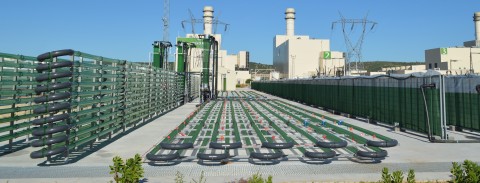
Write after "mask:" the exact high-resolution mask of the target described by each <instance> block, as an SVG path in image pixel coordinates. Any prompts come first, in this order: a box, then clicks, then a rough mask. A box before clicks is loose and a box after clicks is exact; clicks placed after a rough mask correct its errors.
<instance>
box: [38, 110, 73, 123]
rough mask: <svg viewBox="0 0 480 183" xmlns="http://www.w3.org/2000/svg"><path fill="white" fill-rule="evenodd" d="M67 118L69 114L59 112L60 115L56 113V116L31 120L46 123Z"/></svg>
mask: <svg viewBox="0 0 480 183" xmlns="http://www.w3.org/2000/svg"><path fill="white" fill-rule="evenodd" d="M68 118H70V114H68V113H65V114H60V115H56V116H50V117H45V118H40V119H36V120H33V121H32V124H34V125H43V124H46V123H51V122H55V121H60V120H65V119H68Z"/></svg>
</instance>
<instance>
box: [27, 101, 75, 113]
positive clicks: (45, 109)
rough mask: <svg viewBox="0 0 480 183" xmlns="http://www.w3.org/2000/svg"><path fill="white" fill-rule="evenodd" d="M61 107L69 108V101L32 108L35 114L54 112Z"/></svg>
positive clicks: (61, 108)
mask: <svg viewBox="0 0 480 183" xmlns="http://www.w3.org/2000/svg"><path fill="white" fill-rule="evenodd" d="M63 109H70V103H55V104H52V105H48V106H41V107H37V108H35V109H34V110H33V113H35V114H42V113H46V112H55V111H60V110H63Z"/></svg>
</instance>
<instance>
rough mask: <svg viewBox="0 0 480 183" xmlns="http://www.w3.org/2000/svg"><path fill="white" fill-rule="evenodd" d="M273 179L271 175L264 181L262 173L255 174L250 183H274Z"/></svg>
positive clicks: (249, 180) (249, 179)
mask: <svg viewBox="0 0 480 183" xmlns="http://www.w3.org/2000/svg"><path fill="white" fill-rule="evenodd" d="M272 180H273V177H272V176H271V175H269V176H268V178H266V179H263V177H262V174H260V173H258V172H257V173H255V174H253V175H252V177H250V178H248V181H247V182H248V183H273V181H272Z"/></svg>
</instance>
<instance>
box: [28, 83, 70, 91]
mask: <svg viewBox="0 0 480 183" xmlns="http://www.w3.org/2000/svg"><path fill="white" fill-rule="evenodd" d="M71 86H72V83H70V82H65V83H55V84H52V85H50V86H38V87H37V88H35V92H36V93H37V94H40V93H41V92H47V91H53V90H60V89H64V88H70V87H71Z"/></svg>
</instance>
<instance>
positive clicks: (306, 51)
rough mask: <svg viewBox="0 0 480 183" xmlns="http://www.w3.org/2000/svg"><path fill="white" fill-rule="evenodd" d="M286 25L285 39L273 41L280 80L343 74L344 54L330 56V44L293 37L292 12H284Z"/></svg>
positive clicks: (274, 59)
mask: <svg viewBox="0 0 480 183" xmlns="http://www.w3.org/2000/svg"><path fill="white" fill-rule="evenodd" d="M285 21H286V35H276V36H275V37H274V39H273V66H274V68H275V69H276V70H277V71H278V72H279V73H280V77H281V78H288V79H291V78H309V77H312V76H317V75H320V74H322V75H329V76H334V75H336V73H339V72H338V71H339V70H341V71H343V70H344V69H343V68H344V65H345V58H344V56H343V55H344V54H343V53H341V52H331V51H330V40H328V39H313V38H310V37H309V36H306V35H295V9H293V8H287V10H286V11H285ZM337 69H338V70H337ZM342 73H343V72H342Z"/></svg>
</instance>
